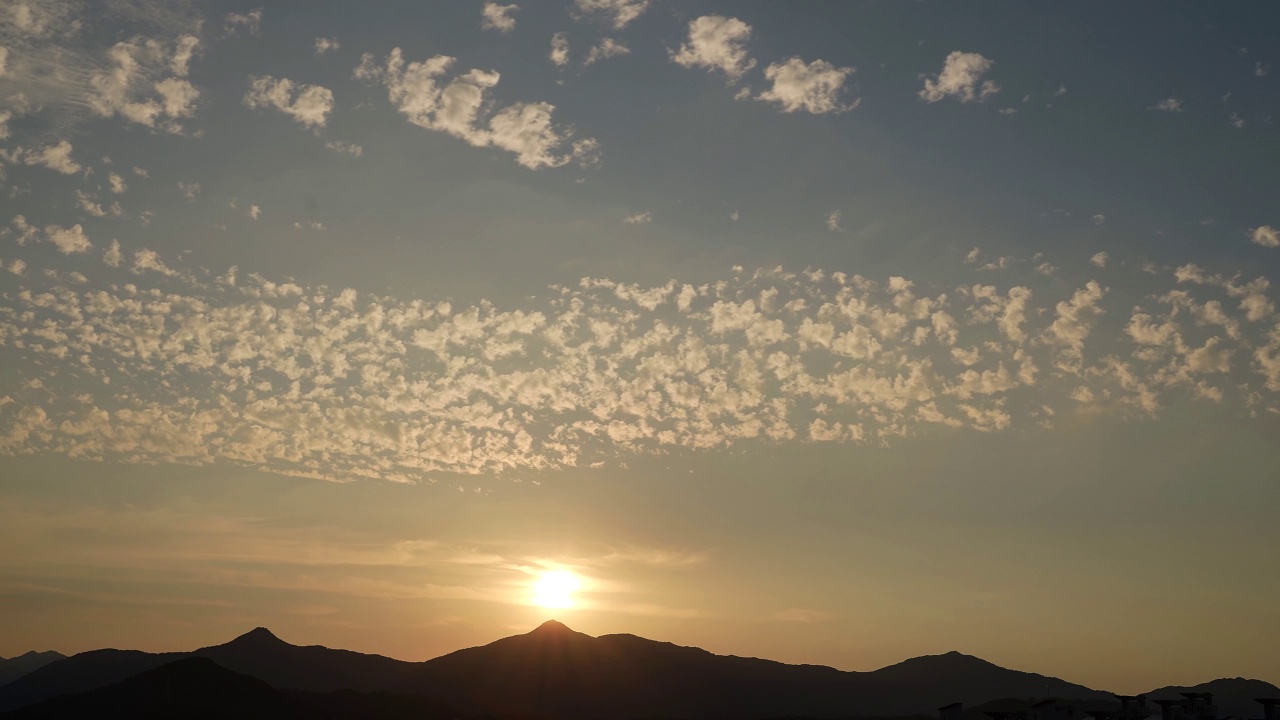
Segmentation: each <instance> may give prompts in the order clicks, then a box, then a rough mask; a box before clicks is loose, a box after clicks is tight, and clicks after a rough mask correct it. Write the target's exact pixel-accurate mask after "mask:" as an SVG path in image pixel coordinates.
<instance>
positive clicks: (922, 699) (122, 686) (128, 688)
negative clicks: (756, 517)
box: [0, 620, 1280, 720]
mask: <svg viewBox="0 0 1280 720" xmlns="http://www.w3.org/2000/svg"><path fill="white" fill-rule="evenodd" d="M24 657H25V656H24ZM1209 685H1213V686H1214V689H1213V690H1210V691H1213V692H1216V693H1217V694H1218V704H1219V707H1221V708H1223V711H1224V713H1226V712H1231V713H1232V714H1236V715H1238V716H1240V717H1251V716H1253V715H1256V714H1257V712H1258V709H1257V705H1256V703H1254V702H1253V698H1257V697H1276V696H1280V688H1276V687H1275V686H1274V685H1270V684H1269V683H1265V682H1262V681H1258V680H1241V679H1236V680H1226V679H1224V680H1216V681H1213V683H1208V684H1206V685H1205V686H1197V688H1196V689H1199V688H1200V687H1207V686H1209ZM182 688H186V690H182ZM1186 690H1187V689H1186V688H1173V687H1169V688H1160V689H1159V690H1156V691H1153V692H1152V693H1151V695H1152V696H1153V697H1164V696H1167V695H1169V694H1170V693H1172V694H1174V695H1176V694H1177V692H1180V691H1186ZM206 695H207V696H209V697H210V698H216V699H217V700H218V702H223V703H232V705H234V708H238V709H233V708H232V706H231V705H227V706H221V705H217V704H216V703H215V702H214V701H213V700H212V699H210V700H208V701H201V702H197V703H196V704H195V705H192V706H191V707H189V708H186V710H185V711H184V710H181V703H182V702H185V701H186V700H184V698H186V699H187V700H190V698H199V697H205V696H206ZM1045 696H1053V697H1059V698H1070V699H1073V700H1078V701H1080V702H1081V703H1082V704H1083V705H1086V706H1088V707H1097V708H1107V707H1111V706H1112V705H1113V704H1114V702H1115V696H1114V695H1112V694H1111V693H1108V692H1105V691H1100V690H1094V689H1091V688H1088V687H1085V686H1083V685H1077V684H1073V683H1069V682H1067V681H1064V680H1060V679H1058V678H1053V677H1046V676H1043V675H1038V674H1035V673H1027V672H1021V671H1017V670H1010V669H1007V668H1002V667H999V666H997V665H994V664H992V663H989V662H987V661H985V660H982V659H980V658H976V657H972V656H970V655H964V654H962V653H959V652H949V653H946V654H943V655H929V656H923V657H917V658H912V659H910V660H906V661H904V662H901V663H898V664H896V665H890V666H888V667H885V668H881V669H879V670H874V671H870V672H846V671H841V670H836V669H834V668H830V667H824V666H819V665H788V664H784V663H779V662H774V661H770V660H761V659H756V658H744V657H736V656H725V655H715V654H712V653H710V652H707V651H706V650H702V649H700V648H694V647H683V646H679V645H674V644H671V643H665V642H658V641H654V640H648V639H645V638H641V637H637V636H635V635H627V634H617V635H602V636H599V637H592V636H590V635H586V634H584V633H579V632H575V631H574V630H571V629H570V628H568V627H566V626H565V625H563V624H561V623H558V622H556V621H554V620H553V621H548V622H546V623H544V624H543V625H541V626H539V627H538V628H537V629H535V630H533V631H532V632H529V633H526V634H523V635H516V636H513V637H508V638H503V639H501V640H497V641H495V642H492V643H489V644H488V645H483V646H480V647H473V648H467V649H464V650H458V651H456V652H453V653H450V654H448V655H444V656H441V657H438V658H435V659H433V660H428V661H426V662H404V661H401V660H395V659H392V658H388V657H384V656H381V655H368V654H363V653H357V652H352V651H349V650H336V649H331V648H327V647H323V646H298V645H291V644H289V643H286V642H284V641H283V640H280V639H279V638H277V637H276V636H275V635H273V634H272V633H271V632H270V631H268V630H267V629H265V628H257V629H255V630H252V631H250V632H248V633H246V634H244V635H241V636H240V637H238V638H236V639H234V640H232V641H230V642H228V643H225V644H222V645H214V646H211V647H206V648H200V649H198V650H194V651H191V652H186V653H145V652H140V651H136V650H94V651H90V652H85V653H80V654H78V655H74V656H71V657H68V658H54V659H53V661H52V662H49V663H47V664H44V665H42V666H40V667H37V668H35V669H33V670H31V671H30V672H28V673H26V674H25V675H23V676H22V677H20V678H17V679H16V680H14V681H13V682H10V683H8V684H7V685H4V686H3V687H0V713H4V714H0V717H3V718H6V719H7V718H22V717H78V716H82V715H77V714H76V709H77V708H94V709H95V712H94V713H93V714H95V715H97V716H102V717H105V716H110V715H111V712H110V710H109V709H110V708H111V707H115V706H116V705H113V703H115V704H117V705H119V706H120V707H122V708H124V710H122V715H129V716H147V715H146V714H145V713H142V710H141V709H140V708H143V707H153V708H154V709H155V714H154V716H156V717H164V716H170V717H172V716H185V717H195V716H196V715H193V713H198V712H203V711H204V710H210V711H212V710H216V709H218V708H221V710H223V711H225V712H224V713H223V714H221V715H219V714H218V713H217V712H214V714H212V715H208V716H209V717H217V716H224V717H225V716H232V715H234V716H237V717H258V716H261V717H297V718H311V717H334V718H336V717H367V718H375V717H377V718H388V719H390V718H400V717H428V718H429V717H446V716H448V717H459V716H470V717H506V718H517V717H519V718H565V719H566V720H586V719H587V718H604V719H609V720H612V719H619V720H621V719H624V718H727V717H734V718H768V717H783V716H790V717H815V718H817V717H826V718H832V717H855V716H862V717H904V716H909V715H930V716H932V715H934V714H935V710H936V708H938V707H940V706H942V705H945V704H948V703H951V702H964V703H966V704H967V705H969V706H971V707H972V706H974V705H980V704H982V703H987V702H991V701H995V700H999V699H1002V698H1032V697H1045ZM148 703H150V704H148ZM237 703H238V704H237ZM202 708H203V710H202ZM255 708H256V709H255ZM341 708H345V709H346V711H340V709H341ZM1228 708H1230V709H1229V710H1228ZM259 709H265V710H264V711H266V712H267V714H266V715H260V714H255V713H257V712H258V710H259ZM4 711H10V712H7V713H5V712H4ZM33 713H34V714H33Z"/></svg>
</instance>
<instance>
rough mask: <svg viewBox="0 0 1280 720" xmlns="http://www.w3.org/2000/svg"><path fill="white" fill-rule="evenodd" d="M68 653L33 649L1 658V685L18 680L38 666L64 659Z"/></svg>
mask: <svg viewBox="0 0 1280 720" xmlns="http://www.w3.org/2000/svg"><path fill="white" fill-rule="evenodd" d="M65 657H66V655H63V654H62V653H60V652H54V651H53V650H49V651H47V652H36V651H34V650H32V651H31V652H29V653H26V654H25V655H19V656H18V657H11V658H0V686H4V685H7V684H8V683H11V682H13V681H14V680H17V679H18V678H20V677H22V676H23V675H26V674H27V673H29V672H31V671H32V670H35V669H36V668H39V667H43V666H45V665H48V664H49V663H51V662H53V661H54V660H62V659H63V658H65Z"/></svg>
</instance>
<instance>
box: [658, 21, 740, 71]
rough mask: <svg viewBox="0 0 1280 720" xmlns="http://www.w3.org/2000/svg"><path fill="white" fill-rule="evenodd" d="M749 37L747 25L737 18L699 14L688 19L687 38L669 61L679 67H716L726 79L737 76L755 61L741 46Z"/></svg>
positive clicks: (714, 68) (712, 68)
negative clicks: (692, 18) (697, 16)
mask: <svg viewBox="0 0 1280 720" xmlns="http://www.w3.org/2000/svg"><path fill="white" fill-rule="evenodd" d="M749 39H751V26H750V25H748V24H746V23H744V22H742V21H741V20H739V19H737V18H731V17H724V16H721V15H703V16H702V17H699V18H696V19H694V20H691V21H690V22H689V37H688V40H686V41H685V43H684V44H683V45H681V46H680V49H679V50H678V51H674V50H673V51H671V52H670V55H671V60H672V62H674V63H676V64H677V65H679V66H681V67H686V68H696V67H701V68H706V69H707V70H719V71H720V72H723V73H724V74H725V75H726V76H728V78H729V79H730V81H736V80H738V79H739V78H741V77H742V76H743V75H744V74H746V72H747V71H748V70H750V69H751V68H753V67H755V65H756V61H755V60H752V59H751V58H750V57H749V56H748V55H747V50H746V48H745V47H744V46H745V45H746V42H747V40H749Z"/></svg>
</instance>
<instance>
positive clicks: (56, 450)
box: [0, 221, 1280, 482]
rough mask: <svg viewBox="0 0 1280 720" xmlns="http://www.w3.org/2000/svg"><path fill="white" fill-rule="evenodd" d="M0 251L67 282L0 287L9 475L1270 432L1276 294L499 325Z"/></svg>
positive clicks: (858, 304)
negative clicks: (1200, 425)
mask: <svg viewBox="0 0 1280 720" xmlns="http://www.w3.org/2000/svg"><path fill="white" fill-rule="evenodd" d="M12 228H13V229H12V230H10V234H12V235H15V236H17V235H18V234H19V233H21V234H25V235H28V236H31V237H39V236H41V235H43V236H44V237H43V238H41V239H44V238H47V241H48V242H50V243H53V244H54V245H55V246H57V249H58V250H61V251H62V252H66V253H69V254H70V253H75V255H76V256H75V257H73V258H72V259H71V260H70V261H71V262H73V263H79V264H82V265H83V267H82V268H80V269H79V270H76V271H70V270H61V271H59V272H52V273H43V272H39V271H38V268H39V267H40V266H41V265H42V264H43V260H42V258H44V259H46V260H47V259H48V257H49V256H48V254H47V253H48V252H49V250H48V249H46V248H47V246H45V245H43V244H41V243H26V244H25V245H22V246H19V247H18V248H17V249H18V250H19V251H20V252H22V253H24V254H25V255H26V257H25V258H22V259H23V261H24V263H25V264H26V265H28V266H30V267H31V268H33V269H35V270H36V271H34V272H27V273H25V274H23V275H21V276H18V275H6V276H5V278H4V279H3V280H0V282H2V283H4V285H3V286H2V287H3V288H4V292H5V298H6V304H5V306H4V307H3V308H0V361H3V362H4V363H5V366H7V367H11V368H19V369H20V370H18V371H17V372H15V373H11V374H9V375H6V377H5V378H4V380H3V381H0V382H2V384H0V453H3V454H8V455H13V454H56V455H63V456H67V457H73V458H83V459H101V460H116V461H124V462H172V463H196V464H198V463H211V462H227V463H235V464H241V465H245V466H250V467H255V468H260V469H263V470H267V471H271V472H276V473H284V474H297V475H304V476H310V477H318V478H328V479H334V480H350V479H358V478H381V479H388V480H395V481H404V482H418V481H423V480H433V479H436V478H439V477H441V476H442V475H445V474H454V473H462V474H480V473H486V474H496V475H498V476H503V475H509V474H514V473H520V472H524V471H529V470H537V469H545V468H558V467H567V466H584V465H591V464H594V463H598V462H602V461H603V462H610V459H611V458H612V459H614V460H613V461H616V458H618V457H620V453H654V452H666V451H669V450H672V449H686V450H693V451H697V450H704V449H712V448H725V447H730V446H738V445H742V444H771V443H854V444H856V443H875V444H882V443H889V442H893V441H894V439H895V438H899V437H902V436H909V435H915V434H920V433H929V432H940V431H941V432H999V431H1007V430H1009V429H1011V428H1031V430H1030V431H1036V430H1034V428H1035V426H1037V425H1040V426H1052V424H1053V423H1054V422H1055V418H1058V417H1061V416H1063V415H1064V414H1068V415H1069V414H1071V413H1072V412H1075V411H1085V410H1087V411H1089V412H1112V413H1118V414H1122V415H1127V416H1133V417H1134V418H1150V417H1155V416H1158V415H1159V414H1160V413H1161V412H1162V410H1163V408H1164V407H1165V406H1166V405H1167V404H1168V403H1170V402H1173V401H1178V400H1181V399H1189V400H1190V401H1193V402H1204V403H1213V404H1223V405H1227V406H1229V407H1233V408H1235V409H1236V410H1237V411H1238V412H1240V413H1243V414H1254V413H1267V412H1271V413H1274V412H1277V411H1280V397H1278V396H1277V394H1278V393H1280V323H1277V315H1276V309H1275V302H1274V300H1273V299H1272V297H1271V296H1270V292H1271V288H1270V283H1269V281H1268V280H1267V279H1265V278H1254V279H1251V280H1243V279H1241V278H1239V277H1237V276H1223V275H1217V274H1211V273H1208V272H1207V271H1205V270H1203V269H1201V268H1199V267H1197V266H1194V265H1184V266H1182V267H1179V268H1177V269H1176V270H1175V271H1174V272H1172V273H1165V274H1164V275H1162V276H1160V277H1163V279H1164V286H1163V288H1162V289H1160V290H1159V291H1158V292H1155V293H1153V294H1151V295H1148V296H1146V297H1145V299H1143V301H1142V302H1141V303H1140V304H1139V306H1137V307H1133V306H1132V304H1130V303H1129V302H1126V301H1122V300H1121V299H1119V297H1117V296H1118V295H1119V294H1118V293H1113V292H1111V291H1110V290H1109V288H1108V287H1107V286H1104V285H1102V284H1101V283H1099V282H1096V281H1093V280H1088V281H1084V282H1081V283H1078V284H1072V285H1067V284H1063V285H1058V284H1053V285H1049V286H1047V287H1049V288H1059V287H1061V288H1062V289H1061V290H1057V291H1056V292H1055V291H1052V290H1045V291H1039V290H1038V291H1033V290H1031V289H1030V288H1029V287H1028V286H1026V285H1022V284H1017V283H1016V282H1008V283H1006V284H1004V285H993V284H988V283H987V282H984V280H985V279H988V278H990V277H991V276H990V275H989V274H979V273H978V271H977V269H976V268H975V269H974V270H973V272H974V273H975V275H974V279H973V281H972V282H969V283H967V284H960V285H955V286H948V287H940V288H928V289H926V288H924V287H920V286H918V285H917V284H915V283H913V282H912V281H910V280H908V279H906V278H902V277H889V278H885V279H880V280H872V279H869V278H865V277H860V276H857V275H847V274H844V273H839V272H836V273H830V272H823V271H821V270H807V271H804V272H798V273H793V272H786V271H784V270H782V269H773V270H760V271H756V272H754V273H744V272H734V273H731V274H729V275H728V276H726V277H724V278H723V279H720V280H718V281H715V282H706V283H685V282H679V281H675V280H672V281H670V282H668V283H666V284H664V285H660V286H656V287H644V286H640V285H636V284H630V283H626V282H619V281H616V280H611V279H605V278H583V279H582V280H581V281H579V282H578V283H576V284H574V285H572V286H552V287H551V288H549V290H548V292H547V294H546V296H545V297H544V298H543V299H541V300H538V299H532V300H529V301H527V302H525V303H522V304H521V305H520V306H518V307H508V308H500V307H496V306H494V305H492V304H490V303H488V302H481V303H479V304H475V305H466V306H455V305H453V304H451V303H449V302H444V301H434V300H426V299H420V298H395V297H386V296H380V295H373V294H367V293H360V292H357V291H355V290H352V289H345V290H336V289H331V288H327V287H322V286H304V285H299V284H295V283H292V282H275V281H272V280H269V279H267V278H263V277H260V276H257V275H253V274H250V275H247V276H242V275H241V274H240V273H239V272H237V271H236V270H235V269H234V268H233V269H231V270H229V271H228V272H226V273H225V274H223V275H221V276H217V277H215V276H213V275H212V274H210V273H201V272H199V271H193V270H188V269H185V268H183V267H182V266H181V265H179V264H176V263H173V262H172V261H166V260H165V259H163V258H161V257H160V256H159V255H158V254H157V253H155V252H152V251H150V250H146V249H137V250H134V251H131V252H128V253H127V255H128V257H129V258H130V260H131V261H130V260H126V258H125V255H126V253H125V252H124V251H123V250H122V249H121V248H120V247H119V245H118V244H117V243H115V242H112V243H111V247H110V248H109V249H108V251H107V253H106V254H105V255H104V256H103V262H99V261H97V260H94V259H93V258H92V256H91V255H88V254H87V252H86V251H87V250H89V249H90V248H91V247H92V246H91V245H90V244H89V242H88V239H87V238H85V237H84V235H83V231H82V230H80V229H79V228H78V227H73V228H70V229H67V228H62V227H58V226H50V227H48V228H45V230H44V232H43V233H41V232H40V231H39V230H36V229H34V228H32V227H31V226H30V225H29V224H26V223H25V221H22V222H21V223H17V222H16V221H15V223H14V224H13V225H12ZM42 253H43V254H42ZM1135 273H1136V271H1135ZM1034 277H1036V276H1035V275H1034V273H1029V278H1031V279H1034ZM1143 277H1148V278H1149V277H1150V276H1146V275H1144V276H1143ZM1122 279H1123V278H1121V277H1120V276H1119V270H1116V271H1112V270H1110V269H1108V281H1109V282H1112V283H1114V282H1119V281H1121V280H1122ZM1042 293H1043V294H1042ZM1113 298H1114V299H1113Z"/></svg>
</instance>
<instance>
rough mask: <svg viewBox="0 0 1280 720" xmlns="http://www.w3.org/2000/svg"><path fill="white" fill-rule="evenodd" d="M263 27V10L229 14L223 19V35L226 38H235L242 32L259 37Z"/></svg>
mask: <svg viewBox="0 0 1280 720" xmlns="http://www.w3.org/2000/svg"><path fill="white" fill-rule="evenodd" d="M261 25H262V8H257V9H254V10H250V11H248V12H243V13H238V12H233V13H227V14H226V16H224V17H223V18H222V29H223V34H224V35H225V36H226V37H235V36H237V35H239V34H240V33H241V32H245V33H248V34H249V35H257V34H258V30H259V29H260V27H261Z"/></svg>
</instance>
